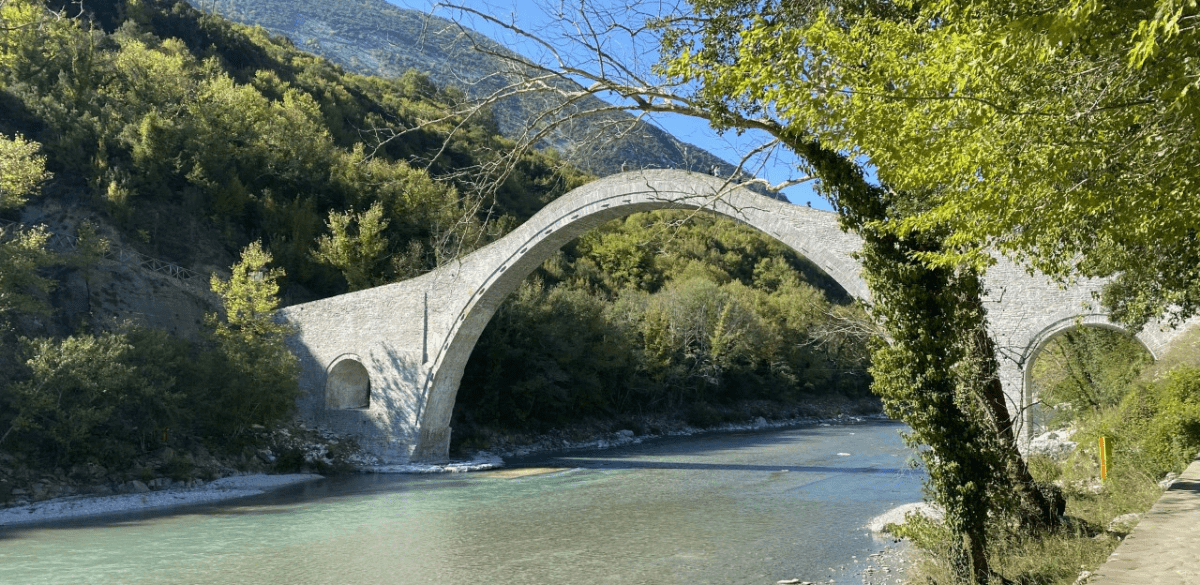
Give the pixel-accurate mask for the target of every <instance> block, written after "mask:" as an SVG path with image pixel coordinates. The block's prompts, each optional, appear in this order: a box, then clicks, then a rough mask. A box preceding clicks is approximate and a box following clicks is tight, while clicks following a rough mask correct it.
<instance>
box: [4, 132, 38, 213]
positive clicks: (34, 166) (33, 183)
mask: <svg viewBox="0 0 1200 585" xmlns="http://www.w3.org/2000/svg"><path fill="white" fill-rule="evenodd" d="M40 148H41V145H40V144H38V143H36V142H30V141H26V140H25V139H24V137H22V136H21V135H19V134H18V135H17V136H14V137H13V138H12V139H9V138H8V137H7V136H3V135H0V210H4V209H9V208H13V207H20V206H21V205H24V204H25V200H26V199H27V198H28V197H29V196H30V195H31V194H32V193H34V192H36V191H37V188H38V186H39V185H40V184H41V183H42V182H43V181H45V180H47V179H49V178H50V173H48V172H46V157H45V156H42V155H39V154H38V150H39V149H40Z"/></svg>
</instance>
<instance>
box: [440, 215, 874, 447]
mask: <svg viewBox="0 0 1200 585" xmlns="http://www.w3.org/2000/svg"><path fill="white" fill-rule="evenodd" d="M810 275H811V277H810ZM808 278H812V279H813V280H817V281H818V282H821V283H822V284H824V279H827V278H828V277H826V276H824V275H823V274H820V273H819V272H818V271H817V270H816V269H815V268H813V267H812V266H811V265H809V264H808V263H807V261H805V260H803V259H802V258H799V257H797V256H795V254H794V253H791V252H790V251H787V249H786V248H784V247H783V246H782V245H781V244H779V243H778V242H774V241H772V240H771V239H770V238H768V237H767V236H765V235H762V234H760V233H757V232H755V231H753V230H752V229H750V228H747V227H745V226H741V225H738V224H736V223H734V222H732V221H728V220H721V219H717V218H713V217H709V216H695V215H694V214H689V213H675V212H656V213H650V214H635V215H633V216H630V217H628V218H626V219H623V220H615V221H613V222H611V223H609V224H607V225H605V226H602V227H600V228H598V229H596V230H594V231H592V232H590V233H588V234H587V235H585V236H583V237H581V238H580V239H579V240H578V241H577V242H575V243H574V244H572V245H569V246H567V248H566V249H564V250H563V251H562V252H560V253H559V254H557V255H555V256H554V257H552V258H551V259H550V260H548V261H547V262H546V263H545V264H544V265H543V267H542V268H541V269H540V270H539V271H538V272H537V273H535V276H534V277H533V278H532V279H531V280H530V281H527V282H526V283H525V284H523V285H522V287H521V288H520V289H519V291H518V292H517V293H516V294H514V295H513V296H512V297H511V298H510V299H508V300H507V301H506V302H505V303H504V304H503V305H502V306H501V307H500V309H499V310H498V311H497V314H496V316H495V317H494V318H493V320H492V322H491V323H489V325H488V327H487V329H485V331H484V333H483V335H482V337H481V338H480V341H479V343H478V344H477V345H476V349H475V353H474V354H473V355H472V357H471V360H470V362H469V363H468V365H467V368H466V373H465V375H464V380H463V384H462V389H461V390H460V392H459V396H458V399H457V402H456V415H455V416H456V417H458V418H459V420H460V421H469V422H472V423H476V424H478V423H485V424H493V425H503V424H511V425H514V426H517V427H533V428H540V427H542V426H545V425H552V424H558V423H562V422H565V421H569V420H575V419H577V418H578V417H580V416H584V415H587V414H589V413H593V414H594V413H609V412H647V411H667V410H676V411H681V410H686V409H689V408H690V409H691V410H689V412H691V413H692V414H691V415H690V417H691V418H692V419H693V420H694V421H696V422H700V421H704V420H708V421H709V422H714V421H717V419H716V418H714V417H716V416H717V414H716V410H714V409H713V407H712V406H708V405H717V406H720V405H726V404H730V403H733V402H736V401H738V400H748V399H753V400H768V401H775V402H778V403H782V404H795V403H796V402H797V401H800V400H803V398H805V397H807V396H812V395H818V394H840V395H845V396H861V395H863V394H865V393H866V392H867V387H868V385H869V383H870V377H869V376H868V375H867V373H866V363H867V351H866V341H865V339H866V337H867V336H869V332H870V328H869V327H862V326H859V327H853V326H851V327H847V326H846V325H848V324H858V325H861V324H862V323H865V322H866V316H865V314H864V313H863V312H862V309H861V308H860V307H857V306H849V305H847V306H838V305H831V304H830V303H829V302H828V301H827V300H826V297H825V294H824V293H823V292H822V291H821V290H819V289H817V288H815V287H814V286H812V285H811V284H809V283H808V282H807V281H806V280H807V279H808ZM697 404H704V405H706V406H703V407H702V406H695V405H697ZM710 419H711V420H710ZM717 422H719V421H717Z"/></svg>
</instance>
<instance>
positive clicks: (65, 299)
mask: <svg viewBox="0 0 1200 585" xmlns="http://www.w3.org/2000/svg"><path fill="white" fill-rule="evenodd" d="M83 199H85V198H84V197H83V196H82V195H80V194H79V193H72V192H71V191H70V190H69V189H63V188H58V187H57V186H56V188H53V189H48V193H46V194H45V195H43V196H41V197H39V198H37V199H35V200H34V201H32V202H31V203H30V204H29V205H27V206H26V207H25V208H24V209H23V210H22V214H21V217H20V223H21V224H24V225H27V226H33V225H44V226H46V228H47V229H48V230H49V231H50V232H51V233H52V234H53V237H52V238H51V240H50V242H49V248H50V249H51V250H52V251H53V252H55V253H57V254H59V255H60V256H61V262H60V263H59V264H58V265H56V266H54V267H53V268H52V269H51V270H50V271H49V274H48V275H49V276H50V277H51V278H52V279H53V280H54V281H55V284H54V288H53V290H51V291H50V294H49V298H48V299H47V300H48V301H49V303H50V305H51V308H52V309H53V310H52V313H51V314H50V315H46V316H24V317H22V318H21V319H20V320H19V322H18V323H17V324H16V325H17V330H18V332H19V333H20V334H21V335H25V336H30V337H34V336H54V337H62V336H66V335H71V334H74V333H80V332H98V331H104V330H113V329H116V328H119V327H122V326H125V325H140V326H146V327H155V328H159V329H165V330H167V331H169V332H171V333H174V334H176V335H179V336H181V337H184V338H187V339H193V340H195V339H199V338H200V337H201V336H202V334H203V331H204V315H205V314H206V313H216V312H218V311H219V310H220V301H219V299H218V298H217V296H216V295H215V294H213V292H212V291H211V289H210V288H209V278H210V276H211V274H212V273H218V274H225V273H227V272H228V266H229V265H230V264H232V263H233V262H234V261H235V259H233V258H227V257H226V256H227V254H226V253H225V252H224V248H223V247H222V246H220V245H219V244H217V243H215V242H211V241H209V240H211V238H209V237H199V238H197V239H196V240H194V241H193V242H192V245H191V249H192V251H191V253H190V254H189V255H188V260H191V262H190V264H191V266H193V267H194V270H189V269H186V268H183V267H182V266H179V265H176V264H172V263H169V262H165V261H161V260H158V259H157V258H155V257H154V256H152V255H151V254H153V253H154V252H155V251H156V250H155V249H154V248H152V247H150V246H147V245H145V244H142V243H140V242H136V241H131V240H130V239H129V238H127V237H125V236H124V235H122V232H121V230H119V229H117V228H116V227H115V226H114V225H112V224H111V223H110V220H109V219H108V217H107V216H106V215H105V214H103V213H100V212H99V210H97V209H94V208H93V206H91V205H89V204H87V203H83V202H82V201H83ZM84 222H89V223H91V224H92V225H94V226H95V227H96V230H97V235H98V236H99V237H101V238H103V239H105V240H106V241H107V242H108V253H107V254H105V255H104V256H103V257H100V258H93V259H90V260H88V259H84V258H81V257H79V251H78V249H77V248H76V245H75V244H76V242H75V235H76V234H77V233H78V231H79V228H80V226H82V225H83V224H84ZM193 235H194V234H193ZM180 237H182V235H181V236H180ZM160 239H163V238H160ZM165 241H170V238H166V239H165Z"/></svg>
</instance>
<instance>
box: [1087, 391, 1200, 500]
mask: <svg viewBox="0 0 1200 585" xmlns="http://www.w3.org/2000/svg"><path fill="white" fill-rule="evenodd" d="M1101 436H1104V437H1107V438H1108V440H1110V441H1112V442H1113V445H1114V449H1113V450H1114V455H1113V459H1114V461H1122V460H1125V461H1127V462H1129V464H1130V465H1131V467H1134V468H1136V469H1139V470H1142V472H1143V473H1145V474H1147V475H1148V476H1150V477H1152V478H1159V477H1162V475H1163V474H1165V473H1166V472H1168V471H1179V470H1181V469H1183V467H1184V466H1185V465H1186V464H1187V463H1188V462H1190V461H1191V460H1192V458H1194V457H1195V455H1196V453H1197V451H1200V369H1197V368H1194V367H1180V368H1177V369H1175V370H1173V371H1171V372H1170V373H1169V374H1167V376H1166V377H1165V378H1164V379H1162V380H1159V381H1158V382H1156V383H1141V384H1137V385H1135V386H1134V387H1132V388H1131V389H1130V390H1129V392H1128V393H1127V394H1126V395H1125V396H1124V397H1123V398H1122V400H1121V402H1120V404H1119V405H1117V406H1116V407H1115V408H1111V409H1108V410H1106V411H1105V412H1103V413H1102V415H1101V416H1098V417H1096V418H1095V419H1093V420H1090V421H1089V422H1088V424H1087V425H1086V426H1085V428H1084V432H1082V433H1078V434H1077V439H1078V440H1079V441H1080V443H1081V444H1082V445H1085V446H1086V447H1087V450H1088V451H1089V452H1093V454H1094V450H1093V449H1092V447H1091V445H1094V444H1095V443H1096V441H1097V439H1098V438H1099V437H1101Z"/></svg>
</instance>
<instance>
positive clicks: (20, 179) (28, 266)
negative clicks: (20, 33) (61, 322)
mask: <svg viewBox="0 0 1200 585" xmlns="http://www.w3.org/2000/svg"><path fill="white" fill-rule="evenodd" d="M13 9H14V10H15V9H16V8H15V7H14V8H13ZM0 10H9V7H7V6H5V7H0ZM0 14H7V13H5V12H0ZM39 148H40V145H39V144H38V143H36V142H30V141H26V140H25V139H24V138H23V137H21V136H20V135H18V136H16V137H15V138H12V139H9V138H8V137H6V136H2V135H0V211H3V210H5V209H9V208H15V207H20V206H22V205H24V204H25V201H26V200H27V199H28V198H29V197H30V196H31V195H34V194H36V193H37V191H38V189H39V187H40V185H41V183H42V181H45V180H46V179H48V178H49V177H50V174H49V173H48V172H46V168H45V164H46V158H45V157H44V156H41V155H39V154H37V152H38V150H39ZM49 236H50V235H49V233H47V232H46V230H45V228H42V227H37V228H33V229H27V230H23V231H21V230H17V229H16V228H6V229H5V228H0V326H3V325H4V324H5V323H6V321H7V320H8V319H9V317H10V315H11V314H12V313H14V312H23V313H43V312H45V311H46V307H45V306H44V304H43V301H42V299H41V295H44V294H45V293H46V292H47V291H49V290H50V285H51V283H50V281H49V280H48V279H47V278H45V277H43V276H42V275H40V274H38V272H37V270H38V269H39V268H41V267H43V266H46V265H48V264H50V263H51V261H52V260H53V256H52V255H51V254H49V253H48V252H47V251H46V240H47V239H48V238H49ZM0 333H2V329H0Z"/></svg>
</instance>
